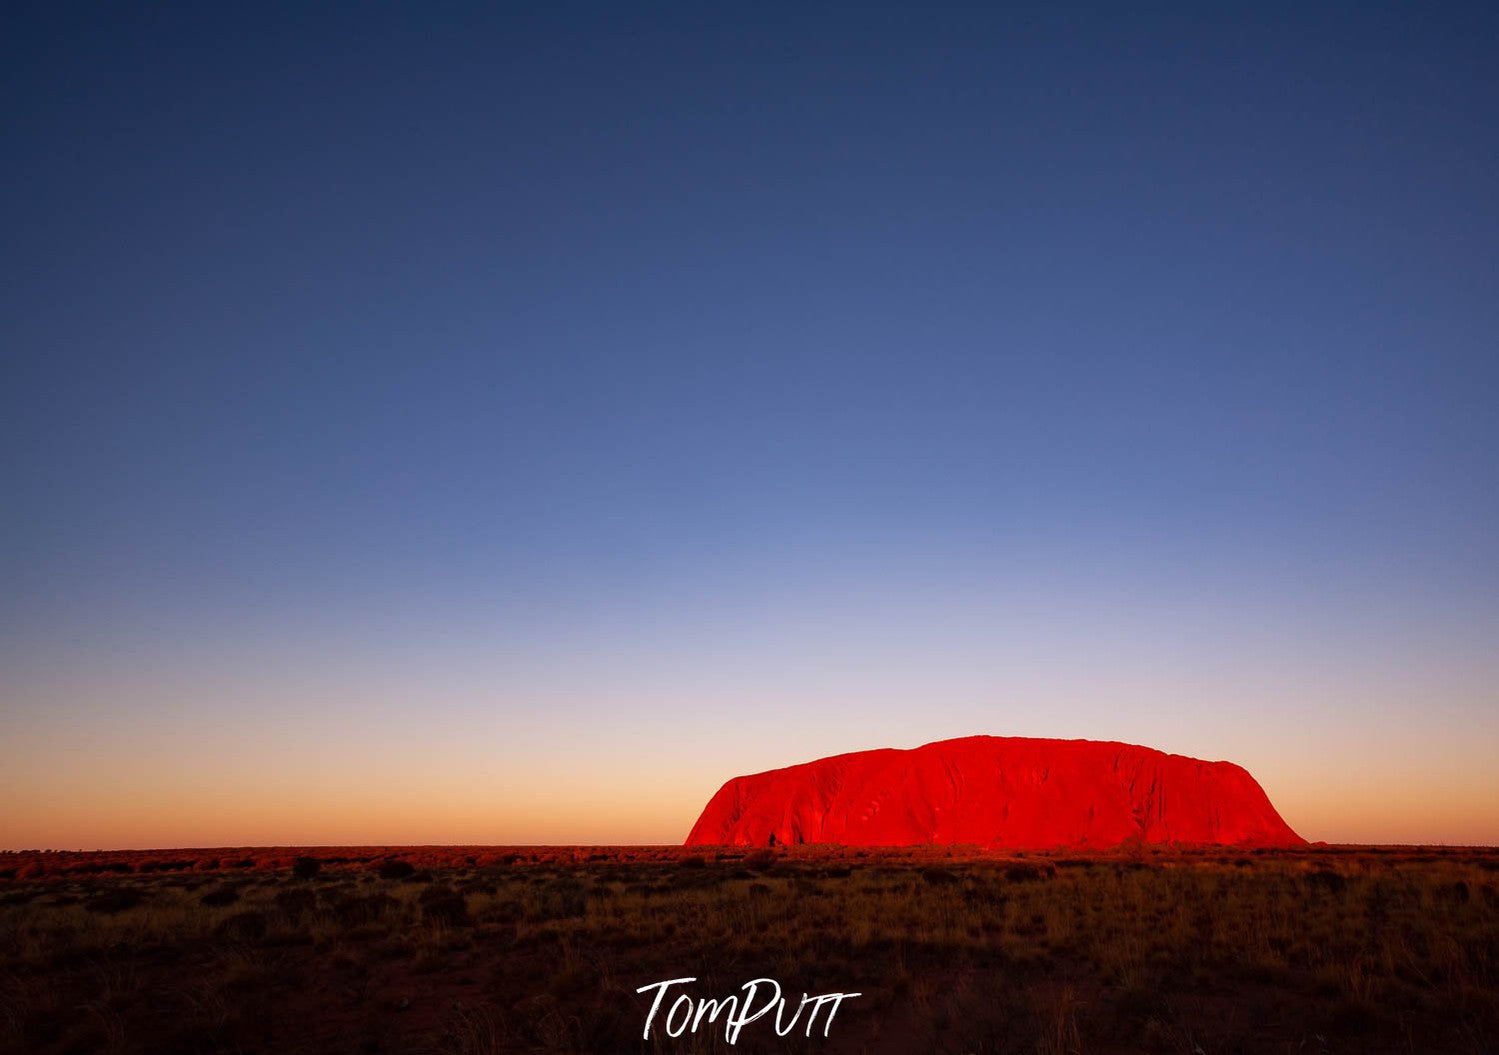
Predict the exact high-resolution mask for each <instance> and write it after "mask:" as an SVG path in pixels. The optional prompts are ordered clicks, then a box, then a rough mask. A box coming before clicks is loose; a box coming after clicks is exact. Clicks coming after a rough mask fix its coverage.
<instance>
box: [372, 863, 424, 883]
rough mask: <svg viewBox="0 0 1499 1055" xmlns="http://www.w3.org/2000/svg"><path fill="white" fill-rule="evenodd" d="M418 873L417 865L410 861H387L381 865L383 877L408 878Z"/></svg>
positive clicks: (381, 875) (381, 876)
mask: <svg viewBox="0 0 1499 1055" xmlns="http://www.w3.org/2000/svg"><path fill="white" fill-rule="evenodd" d="M415 874H416V866H415V865H413V864H412V863H411V862H410V861H386V862H385V863H384V864H382V865H381V866H380V878H381V879H408V878H410V877H411V876H413V875H415Z"/></svg>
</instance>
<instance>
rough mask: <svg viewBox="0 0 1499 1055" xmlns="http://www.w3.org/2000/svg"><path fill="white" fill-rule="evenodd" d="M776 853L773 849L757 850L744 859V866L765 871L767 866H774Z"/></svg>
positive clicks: (757, 870)
mask: <svg viewBox="0 0 1499 1055" xmlns="http://www.w3.org/2000/svg"><path fill="white" fill-rule="evenodd" d="M775 863H776V855H775V852H774V851H772V850H756V851H755V852H754V853H752V854H750V855H749V856H748V857H746V858H745V859H744V867H745V868H748V869H751V870H753V871H756V872H763V871H765V870H766V869H767V868H774V867H775Z"/></svg>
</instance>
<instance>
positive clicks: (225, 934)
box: [213, 910, 266, 941]
mask: <svg viewBox="0 0 1499 1055" xmlns="http://www.w3.org/2000/svg"><path fill="white" fill-rule="evenodd" d="M213 932H214V934H216V935H218V936H219V937H220V938H228V939H229V940H230V941H258V940H259V939H261V938H264V937H265V932H266V919H265V916H264V914H262V913H259V912H256V911H254V910H250V911H248V912H236V913H235V914H234V915H232V916H230V917H229V918H228V919H226V920H224V921H223V922H221V923H220V924H219V925H218V926H217V927H215V928H214V931H213Z"/></svg>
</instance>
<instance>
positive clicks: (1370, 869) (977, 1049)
mask: <svg viewBox="0 0 1499 1055" xmlns="http://www.w3.org/2000/svg"><path fill="white" fill-rule="evenodd" d="M688 976H695V977H696V978H697V979H698V981H697V982H696V983H693V984H692V985H691V986H688V987H685V988H684V989H683V990H682V991H686V992H688V993H689V994H690V995H693V996H711V997H723V996H727V995H730V994H733V993H735V992H736V991H738V990H739V987H740V986H741V985H742V984H743V983H745V982H747V981H749V980H751V979H754V978H756V977H760V976H766V977H770V978H775V979H777V980H778V981H779V982H780V983H781V984H782V985H783V986H784V987H785V988H786V990H788V991H789V995H790V996H791V998H792V1003H793V1005H795V1004H796V1003H797V1002H798V1001H799V999H800V997H801V995H802V993H803V992H810V993H812V994H814V995H815V994H821V993H827V992H834V991H841V992H859V993H861V994H862V995H861V996H859V997H857V998H852V999H849V1000H846V1001H845V1002H844V1003H843V1004H842V1005H841V1007H840V1009H839V1011H838V1014H837V1017H836V1019H835V1020H834V1022H833V1024H832V1026H831V1028H830V1031H829V1034H828V1036H827V1037H826V1038H824V1037H823V1036H822V1029H821V1025H822V1023H821V1022H820V1021H819V1024H818V1027H817V1028H815V1029H814V1031H813V1037H812V1038H811V1039H807V1038H805V1037H804V1036H802V1030H801V1029H800V1028H798V1029H797V1030H796V1031H795V1033H794V1034H793V1036H792V1037H790V1038H788V1039H785V1040H777V1039H776V1038H775V1037H774V1030H773V1027H772V1025H771V1020H772V1019H773V1017H774V1016H769V1017H767V1018H762V1019H760V1020H759V1021H757V1022H752V1023H750V1024H749V1025H747V1026H745V1028H744V1030H743V1032H742V1033H741V1034H740V1036H739V1038H738V1043H737V1044H736V1045H735V1046H733V1047H732V1048H731V1047H730V1046H729V1045H728V1044H727V1042H726V1035H725V1030H724V1029H723V1028H722V1019H720V1020H719V1022H718V1023H716V1024H713V1023H709V1022H707V1021H704V1022H703V1023H702V1025H701V1026H700V1027H699V1028H698V1029H697V1031H696V1032H690V1031H689V1032H686V1033H684V1035H683V1036H682V1037H680V1038H677V1039H671V1038H667V1037H666V1036H665V1035H664V1033H663V1031H662V1029H661V1028H660V1025H661V1023H660V1020H659V1019H658V1021H657V1023H656V1028H655V1029H654V1031H653V1033H654V1035H653V1037H652V1039H651V1040H649V1041H645V1040H642V1039H641V1031H642V1029H643V1028H644V1025H645V1019H646V1014H647V1012H648V1011H649V1010H650V1003H651V1001H650V995H649V994H644V995H642V994H638V993H637V992H636V990H637V989H638V988H640V987H642V986H648V985H650V984H652V983H655V982H659V981H662V980H665V979H669V978H681V977H688ZM675 993H676V991H675V990H674V991H673V992H672V994H671V995H672V996H674V995H675ZM668 999H670V997H669V998H668ZM788 1016H789V1009H788ZM1496 1048H1499V850H1481V849H1470V850H1429V849H1401V848H1386V847H1323V846H1317V847H1309V848H1307V849H1304V850H1297V851H1275V852H1259V853H1253V852H1245V853H1239V852H1236V851H1233V850H1222V849H1218V850H1213V851H1190V850H1174V851H1170V852H1157V851H1152V850H1147V849H1137V850H1130V851H1117V852H1112V853H1107V854H1073V853H1052V854H1024V855H1021V854H1005V855H998V854H993V853H986V852H983V851H979V850H976V849H964V848H952V849H949V848H922V849H913V850H852V849H839V848H820V847H819V848H811V847H796V848H790V849H785V850H776V851H768V850H760V851H752V850H744V849H722V850H714V849H711V848H710V849H706V850H704V849H701V848H699V849H691V850H688V849H682V848H677V847H575V848H559V847H544V848H536V847H511V848H495V847H467V848H460V847H440V848H409V847H365V848H338V849H296V850H293V849H264V848H261V849H248V848H247V849H229V850H223V849H220V850H211V851H205V850H181V851H158V852H148V853H140V852H132V853H79V854H75V853H32V852H26V853H11V854H3V855H0V1050H3V1051H5V1052H26V1053H30V1052H43V1053H46V1052H54V1053H64V1052H67V1053H94V1052H100V1053H123V1052H130V1053H151V1055H157V1053H175V1052H184V1053H191V1052H205V1053H206V1052H242V1053H251V1052H264V1053H267V1055H272V1053H274V1055H290V1053H324V1052H371V1053H379V1052H445V1053H453V1055H478V1053H485V1052H512V1051H513V1052H589V1053H610V1052H708V1051H766V1050H774V1051H813V1050H815V1051H830V1052H900V1053H918V1052H958V1053H962V1052H972V1053H985V1052H987V1053H994V1052H1025V1053H1036V1052H1041V1053H1047V1052H1055V1053H1063V1052H1137V1051H1138V1052H1178V1053H1181V1055H1198V1053H1201V1055H1217V1053H1220V1052H1224V1053H1237V1052H1246V1053H1250V1052H1276V1053H1289V1052H1307V1053H1320V1052H1352V1053H1381V1052H1463V1053H1473V1055H1478V1053H1484V1052H1493V1051H1495V1050H1496Z"/></svg>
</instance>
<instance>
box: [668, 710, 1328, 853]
mask: <svg viewBox="0 0 1499 1055" xmlns="http://www.w3.org/2000/svg"><path fill="white" fill-rule="evenodd" d="M1131 842H1140V843H1188V844H1193V845H1234V846H1250V847H1275V846H1299V845H1302V844H1303V843H1305V840H1304V839H1302V838H1301V837H1300V836H1299V835H1297V834H1296V833H1295V832H1294V831H1292V830H1291V829H1290V827H1289V826H1288V825H1287V824H1286V822H1285V821H1283V820H1281V817H1280V814H1279V813H1277V812H1276V811H1275V807H1274V806H1272V805H1271V804H1270V799H1269V798H1268V797H1267V796H1266V795H1265V792H1264V790H1263V789H1262V788H1261V787H1260V786H1259V784H1258V783H1257V782H1256V781H1255V779H1254V778H1253V777H1252V776H1250V775H1249V773H1248V772H1246V771H1245V770H1244V769H1243V768H1242V767H1241V766H1237V765H1235V764H1233V763H1232V762H1204V761H1201V760H1200V759H1196V758H1187V757H1185V756H1183V755H1168V754H1166V753H1165V752H1163V751H1156V750H1154V749H1152V748H1149V747H1136V746H1134V745H1131V744H1120V743H1112V742H1100V741H1094V740H1041V739H1030V738H1025V737H1006V736H969V737H964V738H962V739H958V740H943V741H939V742H938V743H934V744H927V745H925V746H924V747H917V748H914V749H912V750H909V751H901V750H894V749H883V750H877V751H856V752H853V753H852V754H846V755H834V756H832V757H830V758H820V759H818V760H817V761H815V762H806V763H803V764H801V765H796V766H788V767H786V768H785V769H775V770H771V771H770V772H768V773H756V774H754V775H752V776H744V777H735V778H734V779H732V780H730V781H729V782H728V783H727V784H725V785H724V786H723V787H722V788H720V789H719V791H718V794H716V795H714V796H713V798H712V800H711V801H710V802H709V803H708V805H707V807H706V808H705V809H704V810H703V813H702V816H701V817H699V818H698V821H697V824H695V825H694V826H693V828H692V833H691V834H690V835H688V836H687V845H689V846H701V845H729V846H776V845H791V844H796V843H839V844H842V845H845V846H909V845H914V844H920V843H942V844H953V843H965V844H968V843H972V844H977V845H980V846H989V847H996V848H1004V849H1051V848H1054V847H1080V848H1097V849H1102V848H1107V847H1113V846H1119V845H1120V844H1123V843H1131Z"/></svg>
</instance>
